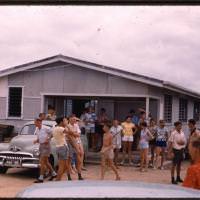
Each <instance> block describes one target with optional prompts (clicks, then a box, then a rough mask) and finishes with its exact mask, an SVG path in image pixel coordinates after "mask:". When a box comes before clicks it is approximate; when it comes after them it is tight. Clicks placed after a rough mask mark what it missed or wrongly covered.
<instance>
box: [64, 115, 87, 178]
mask: <svg viewBox="0 0 200 200" xmlns="http://www.w3.org/2000/svg"><path fill="white" fill-rule="evenodd" d="M66 131H67V134H68V139H69V141H70V142H71V143H72V146H73V148H74V150H75V152H76V156H77V171H78V180H84V179H83V177H82V175H81V169H82V166H83V158H84V150H83V145H82V142H81V138H80V134H81V130H80V128H79V126H78V124H77V118H76V117H74V116H73V115H72V116H70V118H69V124H68V125H67V126H66Z"/></svg>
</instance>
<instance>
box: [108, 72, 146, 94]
mask: <svg viewBox="0 0 200 200" xmlns="http://www.w3.org/2000/svg"><path fill="white" fill-rule="evenodd" d="M107 92H108V93H111V94H130V95H134V94H137V95H147V94H148V87H147V85H145V84H142V83H139V82H136V81H132V80H128V79H124V78H120V77H117V76H112V75H109V76H108V90H107Z"/></svg>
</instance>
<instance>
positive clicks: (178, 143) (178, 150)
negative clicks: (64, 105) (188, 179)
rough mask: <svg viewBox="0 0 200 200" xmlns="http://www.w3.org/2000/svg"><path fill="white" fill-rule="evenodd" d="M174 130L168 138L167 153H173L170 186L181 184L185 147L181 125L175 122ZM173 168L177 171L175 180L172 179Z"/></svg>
mask: <svg viewBox="0 0 200 200" xmlns="http://www.w3.org/2000/svg"><path fill="white" fill-rule="evenodd" d="M174 126H175V130H174V131H173V132H172V133H171V136H170V138H169V153H170V154H171V153H173V161H172V168H171V177H172V184H178V182H180V183H182V182H183V181H182V180H181V178H180V173H181V162H182V160H183V152H184V148H185V146H186V137H185V134H184V133H183V131H182V130H181V129H182V123H181V122H179V121H177V122H175V123H174ZM175 168H176V171H177V178H176V180H175V179H174V174H175Z"/></svg>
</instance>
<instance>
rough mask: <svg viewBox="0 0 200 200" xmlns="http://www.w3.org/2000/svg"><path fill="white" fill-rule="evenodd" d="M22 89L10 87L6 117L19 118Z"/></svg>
mask: <svg viewBox="0 0 200 200" xmlns="http://www.w3.org/2000/svg"><path fill="white" fill-rule="evenodd" d="M21 103H22V88H21V87H10V88H9V96H8V117H21V111H22V106H21Z"/></svg>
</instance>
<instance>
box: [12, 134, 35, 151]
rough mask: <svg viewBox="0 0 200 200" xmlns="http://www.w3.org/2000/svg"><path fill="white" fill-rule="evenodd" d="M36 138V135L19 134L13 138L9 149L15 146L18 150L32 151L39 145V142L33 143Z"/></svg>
mask: <svg viewBox="0 0 200 200" xmlns="http://www.w3.org/2000/svg"><path fill="white" fill-rule="evenodd" d="M36 138H37V136H36V135H18V136H16V137H14V138H13V139H12V140H11V142H10V145H9V149H8V150H12V148H13V147H15V148H17V151H28V152H30V151H32V149H33V148H34V147H35V148H36V147H38V144H33V141H34V140H36Z"/></svg>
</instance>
